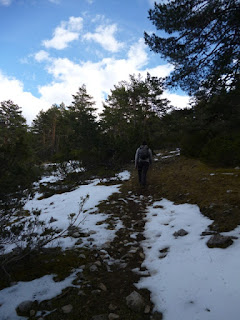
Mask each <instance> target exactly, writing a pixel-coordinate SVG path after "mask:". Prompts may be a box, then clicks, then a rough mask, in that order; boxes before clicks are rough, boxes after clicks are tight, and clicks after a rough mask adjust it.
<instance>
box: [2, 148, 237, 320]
mask: <svg viewBox="0 0 240 320" xmlns="http://www.w3.org/2000/svg"><path fill="white" fill-rule="evenodd" d="M165 155H166V156H165ZM126 169H127V170H129V171H130V173H131V177H130V179H129V180H128V181H125V182H123V183H122V185H121V187H120V189H119V192H117V193H113V194H112V195H111V196H110V197H109V198H108V199H107V200H105V201H102V202H101V203H100V204H99V205H98V208H97V210H99V212H104V213H105V214H108V219H107V220H106V221H105V223H107V224H108V228H109V229H114V223H115V221H116V219H120V220H121V222H122V225H123V227H122V228H120V229H119V230H118V231H116V235H115V238H114V240H113V241H111V242H110V243H108V244H106V245H105V247H102V248H98V247H95V246H93V247H92V248H84V247H81V248H74V249H71V250H70V249H69V250H66V251H64V253H63V252H62V251H61V250H60V249H56V248H52V249H50V248H49V249H43V250H41V252H40V253H39V254H34V255H30V256H28V257H26V258H25V259H23V260H21V261H19V262H18V263H17V264H15V265H11V266H9V268H8V273H9V275H10V276H11V279H12V281H13V282H15V283H16V282H19V281H30V280H33V279H37V278H40V277H42V276H44V275H47V274H55V275H56V277H55V280H56V281H61V280H63V279H65V278H66V277H67V276H69V275H70V274H71V273H72V272H73V270H78V269H79V268H80V269H81V272H77V273H76V277H75V279H74V281H73V283H72V285H71V286H69V287H67V288H65V289H64V290H63V291H62V293H61V294H60V295H57V296H56V297H54V298H52V299H49V300H44V301H42V302H40V303H35V304H33V305H32V306H31V308H30V310H27V313H28V316H26V318H28V319H32V320H36V319H48V320H55V319H56V320H64V319H67V320H104V319H106V320H107V319H110V320H111V319H122V320H145V319H146V320H147V319H153V320H154V319H155V320H158V319H162V318H163V319H164V314H163V315H162V313H161V312H154V305H153V303H152V301H151V298H150V291H148V290H147V289H137V288H136V285H135V284H136V283H137V282H138V281H139V280H140V278H141V277H143V276H144V275H146V276H147V269H146V267H143V265H142V263H143V261H144V259H145V254H144V252H143V249H142V246H141V241H143V240H144V239H145V238H144V234H143V233H144V227H145V222H144V219H145V217H146V214H147V207H148V206H150V205H152V204H153V203H155V202H156V201H160V200H161V199H163V198H166V199H168V200H170V201H172V202H174V203H175V204H186V203H188V204H196V205H198V206H199V208H200V211H201V213H202V214H203V215H205V216H207V217H208V218H210V219H211V220H212V223H211V225H210V226H209V230H211V231H212V232H217V233H220V232H227V231H230V230H233V229H235V228H236V227H237V226H238V225H240V168H228V169H226V168H213V167H209V166H207V165H205V164H203V163H202V162H200V161H198V160H193V159H188V158H185V157H183V156H176V155H175V154H174V153H172V154H169V153H166V154H165V153H161V156H159V157H156V161H155V162H154V163H153V166H152V167H151V169H150V170H149V172H148V185H147V187H146V188H142V187H140V186H139V184H138V181H137V172H136V170H135V169H134V167H133V164H131V165H129V167H128V168H126ZM82 236H84V235H82ZM90 241H91V239H90ZM136 270H138V272H136ZM0 276H1V279H2V280H1V281H0V285H1V289H3V288H4V287H5V286H6V282H4V277H5V276H6V275H5V274H4V273H3V272H1V274H0ZM79 284H81V285H80V286H79ZM133 292H138V293H139V294H140V295H141V298H142V304H141V303H140V305H137V306H130V305H129V304H127V303H126V298H127V297H129V295H130V294H132V293H133ZM140 300H141V299H140ZM0 314H1V308H0ZM0 318H1V317H0ZM1 319H2V318H1Z"/></svg>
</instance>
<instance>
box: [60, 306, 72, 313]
mask: <svg viewBox="0 0 240 320" xmlns="http://www.w3.org/2000/svg"><path fill="white" fill-rule="evenodd" d="M61 309H62V311H63V313H66V314H67V313H70V312H72V309H73V306H72V305H71V304H67V305H66V306H64V307H62V308H61Z"/></svg>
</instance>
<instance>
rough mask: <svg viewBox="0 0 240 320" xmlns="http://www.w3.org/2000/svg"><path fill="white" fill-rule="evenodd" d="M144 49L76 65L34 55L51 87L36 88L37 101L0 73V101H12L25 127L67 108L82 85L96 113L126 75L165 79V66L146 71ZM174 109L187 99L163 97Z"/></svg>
mask: <svg viewBox="0 0 240 320" xmlns="http://www.w3.org/2000/svg"><path fill="white" fill-rule="evenodd" d="M146 48H147V47H146V45H145V44H144V42H143V41H142V40H139V41H138V42H136V43H135V44H133V45H132V46H131V47H130V48H129V51H128V54H127V55H126V57H125V58H122V59H115V58H104V59H102V60H99V61H98V62H91V61H85V62H80V63H76V62H73V61H71V60H70V59H68V58H53V57H51V56H50V55H49V54H48V52H46V51H44V50H41V51H39V52H37V53H36V54H35V55H34V58H35V60H36V61H38V62H41V63H46V66H45V69H46V70H47V72H48V73H49V74H50V75H51V76H52V78H53V80H52V82H51V83H48V84H45V85H43V86H39V87H38V90H39V93H40V95H41V97H40V98H36V97H34V96H33V95H32V94H31V93H30V92H26V91H24V87H23V83H22V82H20V81H19V80H17V79H12V78H9V77H7V76H4V75H3V74H2V73H1V71H0V101H4V100H9V99H11V100H13V101H14V103H17V104H18V105H19V106H20V107H21V108H22V110H23V115H24V117H25V118H26V119H27V122H28V124H31V122H32V120H33V119H34V118H35V117H36V115H37V114H38V113H39V111H40V110H42V109H43V110H47V109H48V108H50V107H51V106H52V104H55V103H57V104H60V103H61V102H64V103H65V104H66V105H69V104H70V103H71V102H72V95H73V94H75V93H76V92H77V90H78V88H79V87H80V86H82V84H85V85H86V87H87V91H88V93H89V94H90V95H91V96H93V98H94V101H95V102H96V107H97V108H98V112H100V111H101V110H102V103H103V102H104V100H105V98H106V95H108V94H109V93H110V90H111V89H113V87H114V85H116V84H118V82H120V81H122V80H127V81H128V80H129V75H130V74H136V75H137V74H139V73H140V74H141V75H142V76H143V77H144V78H145V77H146V74H147V72H149V73H150V74H151V75H152V76H157V77H165V76H167V75H168V74H169V73H170V72H171V70H172V68H173V67H172V66H171V65H169V64H166V65H162V66H157V67H155V68H147V66H146V65H147V63H148V55H147V52H146ZM164 97H167V98H168V99H169V100H170V101H171V102H172V104H173V105H174V106H176V107H179V108H183V107H185V106H186V105H187V102H188V97H187V96H179V95H177V94H171V93H168V92H166V93H164Z"/></svg>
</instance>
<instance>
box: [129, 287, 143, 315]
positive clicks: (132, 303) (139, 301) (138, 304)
mask: <svg viewBox="0 0 240 320" xmlns="http://www.w3.org/2000/svg"><path fill="white" fill-rule="evenodd" d="M126 302H127V306H128V307H129V309H131V310H133V311H135V312H142V311H144V309H145V306H146V304H145V301H144V299H143V297H142V296H141V295H140V294H139V293H138V292H136V291H133V292H132V293H131V294H130V295H129V296H127V297H126Z"/></svg>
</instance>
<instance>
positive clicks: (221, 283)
mask: <svg viewBox="0 0 240 320" xmlns="http://www.w3.org/2000/svg"><path fill="white" fill-rule="evenodd" d="M210 224H211V220H209V219H208V218H206V217H204V216H203V215H202V214H201V213H200V211H199V208H198V206H195V205H190V204H183V205H174V204H173V203H172V202H171V201H168V200H166V199H164V200H162V201H159V202H156V203H154V204H153V206H151V207H149V208H148V212H147V214H146V225H145V234H144V235H145V237H146V240H144V241H143V242H142V246H143V249H144V253H145V261H144V263H143V266H145V267H146V268H147V270H148V271H149V273H150V276H149V277H144V278H142V279H141V280H140V282H139V283H138V284H137V287H138V288H147V289H149V290H150V292H151V299H152V302H153V303H154V305H155V309H156V310H157V311H160V312H163V315H164V320H226V319H229V320H238V319H239V318H240V254H239V252H240V239H237V240H234V244H233V245H231V246H230V247H228V248H226V249H220V248H214V249H210V248H208V247H207V245H206V242H207V241H208V239H209V237H210V236H204V237H203V236H201V234H202V232H203V231H206V229H207V227H208V226H209V225H210ZM180 229H184V230H185V231H187V232H188V234H187V235H186V236H182V237H181V236H179V237H175V236H174V235H173V234H174V233H175V232H177V231H179V230H180ZM224 235H231V236H236V237H238V238H239V237H240V227H238V228H237V229H235V230H234V231H232V232H229V233H224Z"/></svg>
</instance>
